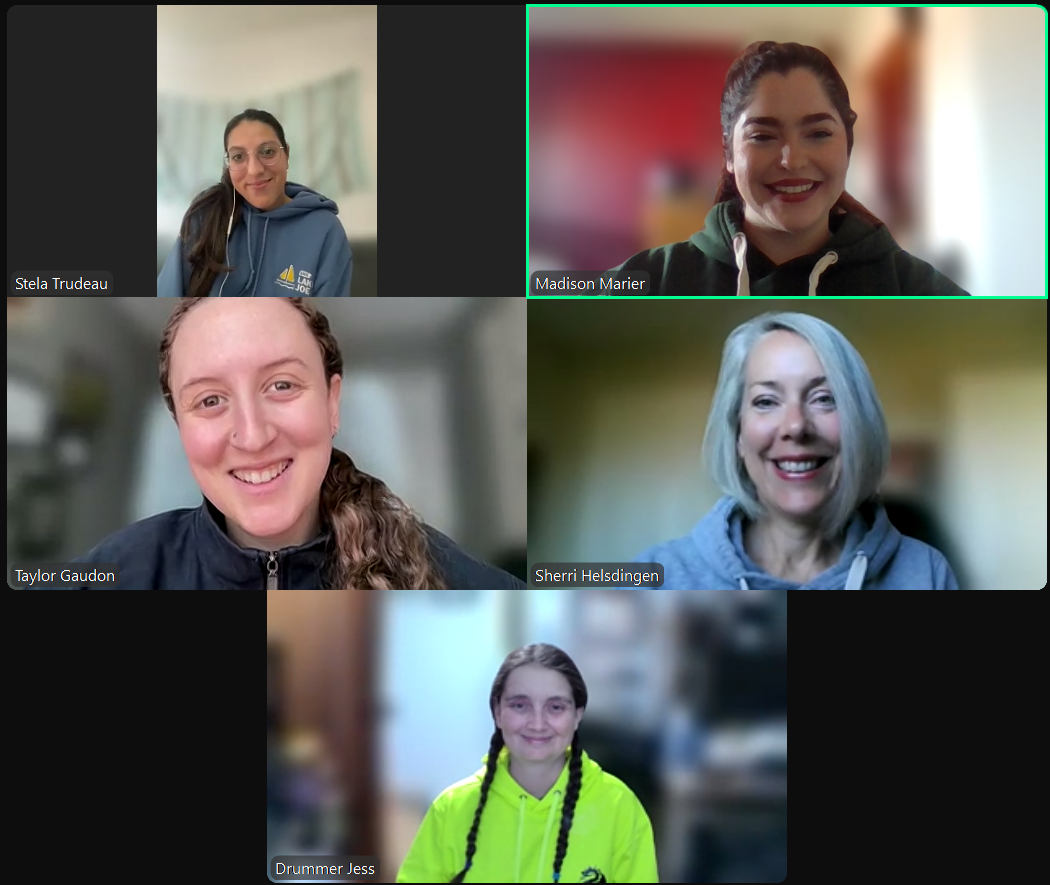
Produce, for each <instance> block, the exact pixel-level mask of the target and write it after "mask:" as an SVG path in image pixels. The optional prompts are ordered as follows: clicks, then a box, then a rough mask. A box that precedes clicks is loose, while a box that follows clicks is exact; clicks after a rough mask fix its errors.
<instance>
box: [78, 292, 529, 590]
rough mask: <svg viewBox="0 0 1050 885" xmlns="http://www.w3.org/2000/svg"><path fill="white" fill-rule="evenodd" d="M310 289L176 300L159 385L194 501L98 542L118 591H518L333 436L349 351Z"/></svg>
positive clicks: (94, 558) (92, 556)
mask: <svg viewBox="0 0 1050 885" xmlns="http://www.w3.org/2000/svg"><path fill="white" fill-rule="evenodd" d="M314 304H315V303H314V302H313V301H311V300H309V299H305V298H276V299H266V298H261V299H249V300H235V299H228V298H224V299H218V298H208V297H207V296H203V295H201V296H194V297H191V298H181V299H179V300H178V301H177V302H176V303H175V305H174V308H173V310H172V311H171V314H170V317H169V319H168V322H167V325H166V326H165V328H164V332H163V333H162V335H161V342H160V348H159V381H160V389H161V393H162V395H163V398H164V403H165V405H166V406H167V407H168V410H169V411H170V413H171V417H172V418H173V419H174V421H175V425H176V427H177V428H178V432H179V438H180V441H181V443H182V448H183V451H184V452H185V456H186V461H187V462H188V465H189V467H190V470H191V471H192V473H193V477H194V479H195V480H196V481H197V484H198V485H199V486H200V490H201V493H202V497H203V500H202V502H201V504H200V506H199V507H197V508H195V509H191V508H183V509H179V510H172V511H168V512H166V513H160V514H157V515H156V516H151V517H149V518H147V519H143V520H140V521H139V522H137V523H134V524H132V525H130V526H127V527H125V528H123V529H120V530H119V531H117V532H115V533H113V534H112V535H110V536H109V537H107V538H104V539H103V540H101V541H100V542H99V543H98V544H97V545H96V546H95V547H94V548H93V549H92V550H91V551H90V552H89V553H87V554H86V555H85V556H84V557H83V558H81V559H79V560H76V562H78V563H83V564H92V565H93V564H108V565H116V566H117V567H118V569H119V573H120V584H119V586H120V587H121V588H122V589H125V590H262V589H264V588H265V589H266V590H424V589H425V590H471V589H486V590H495V589H518V588H520V587H523V586H524V585H523V584H522V583H521V581H519V580H517V579H516V578H515V577H514V576H513V575H510V574H507V573H506V572H504V571H501V570H500V569H497V568H494V567H492V566H489V565H487V564H485V563H482V562H479V561H478V560H476V559H474V557H472V556H471V555H470V554H468V553H467V552H466V551H465V550H463V549H462V548H460V547H459V546H458V545H457V544H456V543H455V542H454V541H453V540H452V539H451V538H448V537H446V536H445V535H444V534H442V533H441V532H439V531H437V530H436V529H434V528H432V527H431V526H429V525H427V524H426V523H424V522H423V521H422V520H421V519H420V518H418V517H417V516H416V514H415V513H413V511H412V510H411V509H410V508H409V506H408V505H407V504H406V503H405V501H403V500H402V499H401V498H400V497H398V496H397V495H396V494H394V492H393V491H391V489H390V488H389V487H388V486H387V485H386V483H384V482H383V481H382V480H381V479H379V478H378V477H375V476H371V475H370V474H368V473H366V472H365V471H363V470H361V469H359V468H358V467H357V465H355V464H354V462H353V460H351V458H350V456H349V455H348V454H346V453H345V452H343V451H341V450H340V449H338V448H336V447H335V437H336V433H337V431H338V429H339V421H340V417H341V414H342V413H341V410H340V397H341V392H342V384H343V355H342V352H341V350H340V347H339V342H338V340H337V339H336V337H335V335H334V334H333V332H332V329H331V326H330V325H329V322H328V317H327V316H326V315H325V313H324V312H323V311H322V310H321V309H319V308H318V307H316V306H314Z"/></svg>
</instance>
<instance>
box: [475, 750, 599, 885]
mask: <svg viewBox="0 0 1050 885" xmlns="http://www.w3.org/2000/svg"><path fill="white" fill-rule="evenodd" d="M581 755H582V765H581V768H582V771H583V776H582V778H581V782H580V798H579V799H577V807H579V805H580V803H581V802H583V801H584V798H585V797H589V796H590V795H591V794H592V793H593V791H594V786H595V782H596V780H597V779H600V777H601V773H602V770H601V768H600V767H599V766H598V764H597V763H596V762H594V761H592V760H591V758H590V757H589V756H588V755H587V753H586V752H584V753H582V754H581ZM481 761H482V768H481V770H480V771H478V772H476V773H475V775H474V777H475V779H477V782H478V786H479V787H480V785H481V781H482V780H483V779H484V777H485V766H486V765H487V764H488V756H487V755H486V756H484V757H483V758H482V760H481ZM568 762H569V751H568V750H566V751H565V763H566V764H565V767H564V768H562V771H561V774H560V775H559V776H558V780H556V781H555V782H554V786H552V787H551V788H550V789H549V790H548V791H547V794H546V795H545V796H544V797H543V798H542V799H537V798H536V797H535V796H533V795H532V794H531V793H530V792H528V790H526V789H525V788H524V787H522V786H521V785H520V784H518V782H517V781H516V780H514V778H513V777H511V774H510V756H509V754H508V751H507V748H506V747H504V748H503V749H502V750H500V755H499V761H498V763H497V766H498V767H497V768H496V775H495V777H494V778H493V780H492V787H491V788H490V789H489V798H488V803H486V810H488V807H487V806H488V804H495V803H500V804H502V805H503V806H504V807H505V809H506V811H509V812H511V813H513V814H514V815H516V817H517V833H516V838H515V839H514V843H513V844H514V845H515V851H514V879H513V880H512V881H514V882H548V881H550V879H551V875H552V873H553V871H554V849H555V845H556V843H557V839H558V832H559V829H560V826H561V816H562V811H563V809H564V806H565V793H566V791H567V790H568V787H569V765H568ZM526 834H529V835H530V836H531V837H537V836H539V837H540V844H539V851H538V852H537V851H535V848H533V850H532V851H530V852H523V843H524V842H525V836H526ZM531 841H534V840H533V839H530V842H531ZM508 847H509V845H508ZM533 860H534V861H535V868H534V869H533V868H532V865H531V863H530V861H533ZM523 877H524V878H523Z"/></svg>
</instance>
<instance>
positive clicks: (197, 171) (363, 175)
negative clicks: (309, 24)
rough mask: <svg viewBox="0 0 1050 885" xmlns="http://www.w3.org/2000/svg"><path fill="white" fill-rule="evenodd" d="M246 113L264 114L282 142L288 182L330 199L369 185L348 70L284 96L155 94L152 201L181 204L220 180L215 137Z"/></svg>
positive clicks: (355, 90) (356, 90)
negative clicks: (273, 123) (275, 125)
mask: <svg viewBox="0 0 1050 885" xmlns="http://www.w3.org/2000/svg"><path fill="white" fill-rule="evenodd" d="M245 108H258V109H260V110H264V111H269V112H270V113H271V114H273V115H274V116H275V117H276V118H277V119H278V120H279V121H280V123H281V125H282V126H283V127H284V134H285V138H286V139H287V140H288V156H289V168H290V172H289V176H288V178H289V180H290V181H295V182H298V183H300V184H305V185H307V186H308V187H310V188H313V189H314V190H317V191H318V192H320V193H323V194H325V195H326V196H329V197H331V198H333V199H338V198H339V197H340V196H345V195H347V194H351V193H362V192H366V191H368V190H370V189H371V188H373V187H374V186H375V181H374V177H373V176H372V175H370V174H369V172H368V170H367V169H366V160H365V156H364V151H363V147H362V145H363V141H364V139H363V136H362V132H361V108H360V81H359V78H358V75H357V74H356V73H355V72H353V71H349V72H346V73H343V74H339V75H338V76H335V77H332V78H330V79H328V80H324V81H321V82H318V83H313V84H310V85H308V86H304V87H301V88H298V89H295V90H292V91H289V92H282V93H275V94H272V95H268V96H267V95H261V96H249V97H247V98H245V99H244V100H243V101H228V100H224V101H209V100H202V99H193V98H184V97H178V96H170V95H162V94H158V95H157V202H158V203H170V204H174V205H178V206H183V207H184V206H188V205H189V203H190V201H191V200H192V199H193V198H194V197H195V196H196V195H197V194H198V193H200V192H201V191H202V190H204V189H205V188H206V187H208V186H209V185H212V184H215V183H216V182H218V180H219V177H220V176H221V175H222V169H223V165H222V156H223V146H222V134H223V130H224V129H225V128H226V124H227V122H229V120H230V119H231V118H232V117H234V116H236V115H237V114H239V113H240V112H241V111H243V110H244V109H245Z"/></svg>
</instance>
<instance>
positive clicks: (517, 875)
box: [514, 790, 561, 882]
mask: <svg viewBox="0 0 1050 885" xmlns="http://www.w3.org/2000/svg"><path fill="white" fill-rule="evenodd" d="M560 801H561V790H556V791H555V793H554V799H553V801H552V802H551V810H550V812H548V814H547V828H546V830H544V832H543V846H542V847H541V848H540V854H539V860H538V861H537V865H536V879H535V881H537V882H542V881H543V878H542V877H543V865H544V864H545V863H546V861H547V845H548V843H549V842H550V837H551V826H552V825H553V824H554V815H555V812H556V811H557V810H558V803H559V802H560ZM526 802H528V797H527V796H526V795H525V794H524V793H522V794H521V801H520V802H519V803H518V847H517V849H516V850H515V852H514V881H515V882H520V881H521V837H522V834H523V833H524V832H525V803H526Z"/></svg>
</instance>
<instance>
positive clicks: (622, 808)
mask: <svg viewBox="0 0 1050 885" xmlns="http://www.w3.org/2000/svg"><path fill="white" fill-rule="evenodd" d="M586 707H587V686H586V684H585V683H584V681H583V677H582V676H581V675H580V671H579V670H578V669H577V668H576V664H575V663H573V661H572V659H571V658H570V657H569V656H568V655H567V654H566V653H565V652H563V651H562V650H561V649H560V648H556V647H554V646H553V645H546V644H542V643H541V644H537V645H527V646H525V647H524V648H519V649H518V650H517V651H513V652H511V653H510V654H509V655H507V657H506V659H505V660H504V661H503V665H502V666H501V667H500V668H499V672H497V673H496V678H495V679H494V680H493V682H492V691H491V692H490V693H489V712H490V713H491V714H492V720H493V725H494V726H495V729H494V730H493V732H492V738H491V739H490V741H489V752H488V755H487V756H486V757H485V760H484V761H485V766H484V767H483V768H482V769H481V770H479V771H477V772H476V773H475V774H474V775H473V776H472V777H469V778H466V779H464V780H462V781H459V782H458V783H455V784H453V785H452V786H450V787H449V788H448V789H447V790H445V791H444V792H443V793H442V794H441V795H440V796H438V797H437V799H435V800H434V803H433V804H432V805H431V807H430V810H429V811H428V813H427V815H426V817H425V818H424V820H423V823H422V825H421V826H420V828H419V832H418V833H417V834H416V838H415V840H414V842H413V843H412V847H411V849H409V852H408V856H407V857H406V858H405V861H404V863H403V864H402V866H401V870H400V871H399V872H398V876H397V881H398V882H466V881H470V882H548V881H550V882H558V881H561V880H562V878H564V880H565V881H566V882H658V881H659V878H658V875H657V868H656V849H655V846H654V842H653V828H652V825H651V824H650V822H649V816H648V815H647V814H646V812H645V809H644V808H643V807H642V804H641V802H639V801H638V797H637V796H635V794H634V793H633V792H632V791H631V790H630V788H628V787H627V785H626V784H624V783H623V781H621V780H620V779H619V778H616V777H613V776H612V775H610V774H607V773H606V772H604V771H602V769H601V767H600V766H599V765H598V763H597V762H595V761H594V760H593V759H591V758H590V757H589V756H588V755H587V754H586V753H585V752H584V751H583V748H582V746H581V744H580V738H579V733H578V731H577V729H578V728H579V726H580V722H581V720H582V719H583V714H584V711H585V709H586ZM482 823H484V826H482ZM512 845H516V846H517V849H516V850H515V851H514V853H513V854H511V850H510V847H509V846H512Z"/></svg>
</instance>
